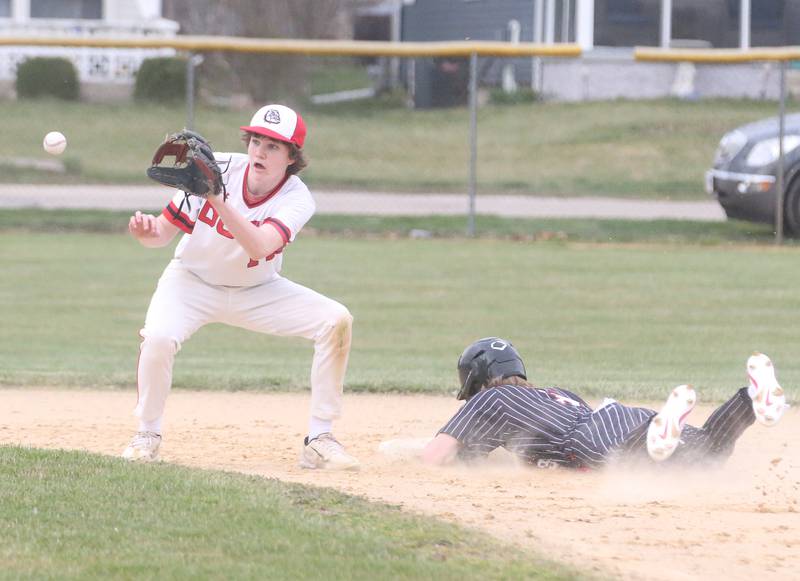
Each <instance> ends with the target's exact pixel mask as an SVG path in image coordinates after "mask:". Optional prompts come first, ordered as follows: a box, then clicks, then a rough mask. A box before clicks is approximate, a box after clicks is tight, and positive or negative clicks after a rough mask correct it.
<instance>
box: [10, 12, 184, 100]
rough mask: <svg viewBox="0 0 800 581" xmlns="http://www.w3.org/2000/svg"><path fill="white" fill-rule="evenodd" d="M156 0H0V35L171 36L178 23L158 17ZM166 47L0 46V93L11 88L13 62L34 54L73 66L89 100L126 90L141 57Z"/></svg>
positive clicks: (164, 52)
mask: <svg viewBox="0 0 800 581" xmlns="http://www.w3.org/2000/svg"><path fill="white" fill-rule="evenodd" d="M161 9H162V6H161V0H0V34H1V35H4V36H15V37H16V36H33V37H42V36H44V37H50V38H52V37H62V36H68V37H92V36H104V37H108V36H111V37H145V36H146V37H153V36H163V37H171V36H174V35H175V34H176V33H177V31H178V24H177V23H176V22H173V21H171V20H166V19H164V18H162V16H161V14H162V11H161ZM174 52H175V51H174V50H172V49H120V48H114V49H103V48H83V47H55V46H54V47H49V46H48V47H45V46H38V47H37V46H3V47H0V93H4V94H9V93H11V92H12V90H13V86H14V81H15V78H16V69H17V65H18V64H19V63H20V62H22V61H23V60H25V59H27V58H30V57H34V56H61V57H66V58H68V59H70V60H71V61H72V62H73V64H74V65H75V67H76V69H77V70H78V76H79V79H80V81H81V90H82V92H83V95H84V96H85V97H87V98H89V99H91V98H93V97H96V98H113V97H115V96H125V95H128V94H130V92H131V90H132V86H133V81H134V78H135V75H136V71H137V70H138V69H139V66H140V65H141V63H142V61H143V60H144V59H146V58H152V57H155V56H171V55H173V54H174Z"/></svg>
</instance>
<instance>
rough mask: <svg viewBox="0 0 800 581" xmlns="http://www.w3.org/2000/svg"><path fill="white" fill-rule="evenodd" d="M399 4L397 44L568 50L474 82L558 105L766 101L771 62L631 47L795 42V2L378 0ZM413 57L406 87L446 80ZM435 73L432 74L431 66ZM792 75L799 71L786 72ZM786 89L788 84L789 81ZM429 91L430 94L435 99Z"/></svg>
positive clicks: (505, 62) (773, 77)
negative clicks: (643, 52) (704, 58)
mask: <svg viewBox="0 0 800 581" xmlns="http://www.w3.org/2000/svg"><path fill="white" fill-rule="evenodd" d="M384 4H388V5H395V6H401V9H400V19H401V25H400V26H399V30H401V33H400V35H399V39H400V40H403V41H443V40H464V39H471V40H493V41H496V40H509V41H512V42H514V41H519V42H534V43H544V44H551V43H558V42H570V43H577V44H579V45H580V46H581V47H582V49H583V56H582V57H581V58H579V59H564V60H558V59H536V58H534V59H530V58H528V59H493V61H494V62H491V61H484V62H483V63H482V66H481V75H482V78H481V81H482V82H485V83H489V84H497V85H499V84H501V83H502V84H503V85H506V86H521V87H530V88H532V89H534V90H535V91H537V92H539V93H541V94H542V95H544V96H545V97H546V98H553V99H558V100H584V99H609V98H618V97H630V98H649V97H663V96H669V95H673V96H680V97H690V98H694V97H699V98H702V97H717V96H725V97H748V98H756V99H761V98H775V97H776V96H777V94H778V90H779V89H778V83H779V80H778V77H779V75H778V71H777V65H775V63H769V62H766V63H754V64H741V65H713V64H709V65H697V66H695V65H691V64H688V63H680V64H673V63H638V62H635V61H634V60H633V48H634V47H635V46H651V47H663V48H667V47H671V48H677V47H682V48H742V49H747V48H751V47H755V46H759V47H765V46H791V45H798V44H800V2H798V1H796V0H702V1H698V0H387V2H384ZM442 64H444V65H446V66H447V67H449V69H451V70H455V68H456V67H455V66H454V65H453V64H452V63H443V61H441V59H440V61H439V62H438V63H437V62H431V59H427V60H426V59H417V60H416V61H415V63H414V65H413V67H411V70H412V72H413V75H415V76H416V77H417V78H416V79H415V84H416V85H417V86H419V87H421V88H422V89H423V90H425V89H426V88H427V87H429V85H431V84H436V79H437V78H440V79H443V80H442V82H443V83H445V84H446V82H449V81H450V80H454V79H447V75H443V74H440V73H441V72H442V71H440V70H439V69H440V68H441V67H438V65H442ZM437 67H438V68H437ZM791 72H792V73H793V74H796V73H800V70H796V69H795V70H792V71H791ZM790 82H791V81H790ZM436 92H437V91H435V90H434V91H432V93H431V94H436Z"/></svg>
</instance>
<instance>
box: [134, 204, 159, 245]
mask: <svg viewBox="0 0 800 581" xmlns="http://www.w3.org/2000/svg"><path fill="white" fill-rule="evenodd" d="M128 231H129V232H130V233H131V234H132V235H133V237H134V238H136V239H139V240H141V239H142V238H158V237H159V235H160V234H161V232H160V228H159V225H158V219H157V218H156V217H155V216H153V215H152V214H142V213H141V212H140V211H138V210H137V211H136V213H135V214H134V215H133V216H131V219H130V220H129V221H128Z"/></svg>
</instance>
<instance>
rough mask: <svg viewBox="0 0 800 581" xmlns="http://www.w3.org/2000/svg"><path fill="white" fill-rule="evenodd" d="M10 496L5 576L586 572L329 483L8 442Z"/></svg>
mask: <svg viewBox="0 0 800 581" xmlns="http://www.w3.org/2000/svg"><path fill="white" fill-rule="evenodd" d="M78 475H80V476H78ZM0 501H1V502H2V506H3V510H2V511H0V531H2V538H3V543H2V545H0V579H276V580H277V579H309V580H311V579H319V580H323V579H324V580H336V579H341V580H351V579H364V580H367V579H369V580H377V579H385V580H387V581H388V580H394V579H409V580H412V579H453V580H457V579H542V580H556V579H577V578H578V576H577V575H576V574H575V573H572V572H570V571H568V570H567V569H566V568H564V567H561V566H559V565H557V564H555V563H547V562H544V561H539V560H537V559H535V558H534V557H533V556H531V555H529V554H525V553H523V552H522V551H520V550H515V549H513V548H509V547H507V546H502V545H501V544H500V543H497V542H493V541H491V540H490V539H487V538H486V535H480V536H478V535H479V533H478V532H477V531H470V530H466V529H461V528H458V527H454V526H452V525H445V524H444V523H439V522H436V521H433V520H430V519H423V518H420V517H415V516H412V515H408V514H405V513H403V512H401V511H400V510H399V507H394V506H389V505H379V504H370V503H368V502H366V501H364V500H362V499H359V498H355V497H352V496H346V495H344V494H341V493H338V492H336V491H333V490H330V489H322V488H310V487H307V486H299V485H288V484H282V483H280V482H278V481H276V480H271V479H265V478H260V477H254V476H245V475H241V474H230V473H221V472H212V471H200V470H189V469H185V468H181V467H178V466H170V465H161V466H142V465H136V466H134V465H129V464H127V463H125V462H123V461H122V460H119V459H112V458H104V457H100V456H94V455H89V454H84V453H78V452H56V451H37V450H26V449H22V448H17V447H0ZM583 578H585V577H583Z"/></svg>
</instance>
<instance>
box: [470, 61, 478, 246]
mask: <svg viewBox="0 0 800 581" xmlns="http://www.w3.org/2000/svg"><path fill="white" fill-rule="evenodd" d="M477 161H478V53H476V52H473V53H471V54H470V56H469V218H468V221H467V236H470V237H471V236H475V194H476V191H477V188H478V184H477V182H478V178H477V175H478V173H477V167H476V165H477Z"/></svg>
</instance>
